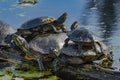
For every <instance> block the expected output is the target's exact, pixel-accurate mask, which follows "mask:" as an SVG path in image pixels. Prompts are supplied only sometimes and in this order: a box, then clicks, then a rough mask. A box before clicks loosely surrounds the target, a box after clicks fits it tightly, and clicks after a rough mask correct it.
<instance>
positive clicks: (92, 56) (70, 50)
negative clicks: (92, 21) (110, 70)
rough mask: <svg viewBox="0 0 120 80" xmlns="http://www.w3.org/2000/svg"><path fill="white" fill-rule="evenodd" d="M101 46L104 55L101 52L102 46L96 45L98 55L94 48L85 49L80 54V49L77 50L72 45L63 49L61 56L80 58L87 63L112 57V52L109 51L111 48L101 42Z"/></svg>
mask: <svg viewBox="0 0 120 80" xmlns="http://www.w3.org/2000/svg"><path fill="white" fill-rule="evenodd" d="M100 44H101V46H102V49H103V51H104V54H103V53H102V52H101V49H100V46H99V45H98V44H97V43H95V46H96V49H97V52H98V53H96V51H95V50H94V49H93V48H92V47H83V48H82V52H81V53H79V52H78V48H75V47H74V46H75V44H73V43H72V44H69V45H68V46H67V47H66V48H64V47H63V48H62V49H61V54H64V55H67V56H71V57H79V58H81V59H83V61H86V62H89V61H94V60H100V59H102V58H103V57H105V56H106V57H111V56H112V55H111V54H110V53H111V51H110V50H109V48H108V47H107V46H106V45H105V44H103V43H102V42H100ZM109 54H110V55H109ZM107 55H108V56H107Z"/></svg>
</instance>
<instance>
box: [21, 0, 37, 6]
mask: <svg viewBox="0 0 120 80" xmlns="http://www.w3.org/2000/svg"><path fill="white" fill-rule="evenodd" d="M36 3H37V0H19V4H20V5H22V6H23V5H24V6H25V5H30V4H33V5H34V4H36Z"/></svg>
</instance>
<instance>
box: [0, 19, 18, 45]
mask: <svg viewBox="0 0 120 80" xmlns="http://www.w3.org/2000/svg"><path fill="white" fill-rule="evenodd" d="M15 32H16V30H15V29H14V28H13V27H11V26H10V25H9V24H7V23H5V22H3V21H1V20H0V45H6V43H5V37H6V36H7V35H8V34H9V35H10V34H12V33H15Z"/></svg>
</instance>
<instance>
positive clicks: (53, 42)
mask: <svg viewBox="0 0 120 80" xmlns="http://www.w3.org/2000/svg"><path fill="white" fill-rule="evenodd" d="M66 38H67V35H66V34H65V33H59V34H47V35H43V37H41V36H40V37H36V38H34V39H33V40H32V41H30V43H29V45H30V47H31V48H32V49H33V50H35V51H37V52H40V53H42V54H49V49H50V48H54V49H56V50H60V49H61V48H62V47H63V45H64V40H65V39H66Z"/></svg>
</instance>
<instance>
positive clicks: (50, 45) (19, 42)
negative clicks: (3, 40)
mask: <svg viewBox="0 0 120 80" xmlns="http://www.w3.org/2000/svg"><path fill="white" fill-rule="evenodd" d="M66 37H67V36H66V34H65V33H60V34H45V35H43V36H41V37H36V38H34V39H33V40H32V41H30V42H29V44H28V43H27V41H26V40H25V39H24V38H22V37H21V36H19V35H16V34H13V35H12V42H11V43H13V44H11V46H12V45H14V46H16V47H18V48H19V49H20V50H19V51H22V52H24V53H25V54H26V56H25V57H26V59H28V60H37V61H38V62H39V65H40V70H41V71H43V70H44V66H43V61H45V60H46V59H48V58H52V59H53V58H55V57H56V56H57V55H59V54H50V53H51V50H52V49H57V50H60V49H61V48H62V46H63V44H64V40H65V39H66ZM56 52H58V51H56ZM50 60H51V59H50Z"/></svg>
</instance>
